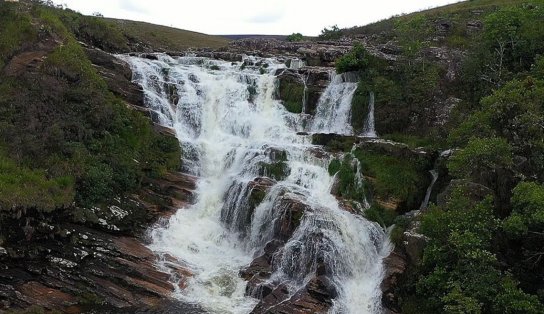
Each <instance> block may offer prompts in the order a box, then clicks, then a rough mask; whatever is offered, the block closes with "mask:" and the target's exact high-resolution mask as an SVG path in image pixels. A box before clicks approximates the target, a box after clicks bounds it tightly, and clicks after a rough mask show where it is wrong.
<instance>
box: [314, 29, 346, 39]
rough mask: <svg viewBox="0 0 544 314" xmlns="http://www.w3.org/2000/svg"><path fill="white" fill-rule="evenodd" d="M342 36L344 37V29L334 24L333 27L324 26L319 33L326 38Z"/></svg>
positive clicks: (320, 36) (321, 37)
mask: <svg viewBox="0 0 544 314" xmlns="http://www.w3.org/2000/svg"><path fill="white" fill-rule="evenodd" d="M340 37H342V31H341V30H340V28H338V25H333V26H331V28H327V27H325V28H323V29H322V30H321V34H320V35H319V38H320V39H326V40H332V39H340Z"/></svg>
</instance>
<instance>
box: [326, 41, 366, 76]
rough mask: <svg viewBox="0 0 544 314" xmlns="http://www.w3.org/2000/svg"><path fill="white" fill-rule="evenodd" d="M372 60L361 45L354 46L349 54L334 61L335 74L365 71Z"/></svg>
mask: <svg viewBox="0 0 544 314" xmlns="http://www.w3.org/2000/svg"><path fill="white" fill-rule="evenodd" d="M374 59H375V57H373V56H372V55H370V54H369V53H368V52H367V51H366V50H365V48H363V46H362V45H361V44H355V46H354V47H353V49H352V50H351V51H350V52H348V53H347V54H345V55H343V56H342V57H340V58H338V60H336V62H335V66H336V72H338V73H344V72H350V71H365V70H367V68H368V67H369V65H370V63H371V61H374Z"/></svg>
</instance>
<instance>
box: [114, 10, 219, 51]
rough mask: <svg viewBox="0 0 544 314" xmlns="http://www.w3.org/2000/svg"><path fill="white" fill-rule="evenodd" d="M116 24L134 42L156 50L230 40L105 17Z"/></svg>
mask: <svg viewBox="0 0 544 314" xmlns="http://www.w3.org/2000/svg"><path fill="white" fill-rule="evenodd" d="M105 20H106V21H108V22H111V23H113V24H114V25H116V26H117V27H118V28H119V29H120V30H121V32H122V33H123V34H124V35H125V36H126V37H127V38H128V39H129V40H130V41H132V42H135V43H136V42H140V43H143V45H144V46H147V47H153V49H154V50H165V51H176V50H183V49H187V48H191V47H192V48H203V47H209V48H219V47H223V46H225V45H226V44H228V42H229V40H228V39H226V38H223V37H220V36H211V35H206V34H202V33H197V32H191V31H187V30H183V29H177V28H172V27H167V26H161V25H155V24H150V23H145V22H136V21H128V20H119V19H109V18H108V19H105Z"/></svg>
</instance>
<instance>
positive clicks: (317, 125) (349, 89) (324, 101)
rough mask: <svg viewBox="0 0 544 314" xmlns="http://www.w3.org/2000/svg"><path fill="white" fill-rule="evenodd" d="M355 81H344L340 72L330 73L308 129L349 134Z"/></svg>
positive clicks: (351, 129) (351, 130) (351, 131)
mask: <svg viewBox="0 0 544 314" xmlns="http://www.w3.org/2000/svg"><path fill="white" fill-rule="evenodd" d="M356 89H357V83H354V82H345V80H344V77H343V75H342V74H334V73H333V74H332V79H331V82H330V84H329V86H327V88H326V89H325V91H323V94H322V95H321V98H320V99H319V102H318V103H317V108H316V113H315V117H314V120H313V121H312V124H311V128H310V131H311V132H320V133H337V134H345V135H351V134H353V128H352V126H351V122H350V121H351V101H352V99H353V95H354V94H355V90H356Z"/></svg>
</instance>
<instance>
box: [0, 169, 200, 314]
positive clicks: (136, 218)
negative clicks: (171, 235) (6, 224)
mask: <svg viewBox="0 0 544 314" xmlns="http://www.w3.org/2000/svg"><path fill="white" fill-rule="evenodd" d="M194 183H195V178H193V177H190V176H185V175H182V174H177V173H172V174H169V175H167V176H166V178H165V179H164V180H156V181H153V182H148V183H147V184H146V186H147V187H146V189H144V190H143V191H142V193H141V194H140V195H134V196H133V197H132V198H130V199H128V200H126V202H127V203H125V204H124V205H120V206H116V205H112V206H109V207H107V208H108V209H107V210H102V209H100V208H93V209H91V210H89V211H86V210H85V209H70V210H66V211H65V212H64V213H63V214H62V215H66V217H48V216H47V215H45V214H43V213H38V212H36V211H33V210H30V209H29V210H27V211H26V213H25V214H23V217H22V218H21V219H16V218H13V219H11V223H10V230H9V232H8V235H9V236H8V238H7V239H6V240H5V241H4V243H3V244H2V245H3V248H4V250H5V254H1V255H0V269H2V271H1V272H0V296H2V302H1V303H0V309H17V308H26V307H29V306H31V305H38V306H41V307H43V308H45V309H48V310H60V311H63V312H70V313H78V312H82V311H85V310H88V309H93V310H99V311H100V312H101V313H117V312H119V311H121V310H123V311H128V312H133V311H136V310H142V309H146V310H148V311H150V312H155V311H157V312H160V311H161V309H163V308H165V306H174V304H175V303H174V300H173V299H172V292H173V291H174V290H175V287H174V286H173V284H172V283H171V282H170V279H171V273H170V272H168V273H167V272H164V271H161V270H158V269H157V268H156V266H155V264H156V261H157V257H156V255H155V254H153V253H152V252H151V251H150V250H149V249H148V248H147V247H146V246H145V245H144V243H145V241H144V238H143V233H142V231H143V230H145V228H146V227H147V226H148V225H149V223H150V222H152V221H154V220H156V219H157V218H159V217H161V216H163V215H164V214H167V213H170V212H171V211H172V209H173V208H174V206H163V205H160V203H159V204H157V203H155V202H153V201H152V199H150V197H149V195H148V194H150V193H153V195H154V196H156V197H159V196H160V197H162V198H164V199H168V200H170V201H171V202H172V203H174V204H178V205H177V206H179V205H181V204H184V203H187V202H190V201H191V197H190V194H191V190H192V189H193V188H194ZM179 191H184V193H179ZM128 203H131V206H130V207H129V206H128V205H127V204H128ZM106 211H107V212H108V213H109V214H110V215H109V216H108V215H106V213H105V212H106ZM78 213H80V214H81V215H82V216H81V217H79V216H78V217H75V215H79V214H78ZM57 215H58V214H57ZM83 216H84V217H83ZM21 230H23V232H21ZM171 264H172V265H173V266H172V271H173V272H176V273H177V274H179V275H180V276H179V277H180V278H187V277H188V276H190V275H191V273H190V271H188V270H186V269H184V268H183V267H181V266H176V264H175V261H173V263H171ZM181 282H183V280H182V281H181ZM169 302H170V303H169ZM176 303H177V302H176ZM176 306H179V307H182V306H183V305H176ZM187 309H188V310H189V309H190V310H191V311H193V312H194V311H197V310H198V309H196V308H194V307H187Z"/></svg>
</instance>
